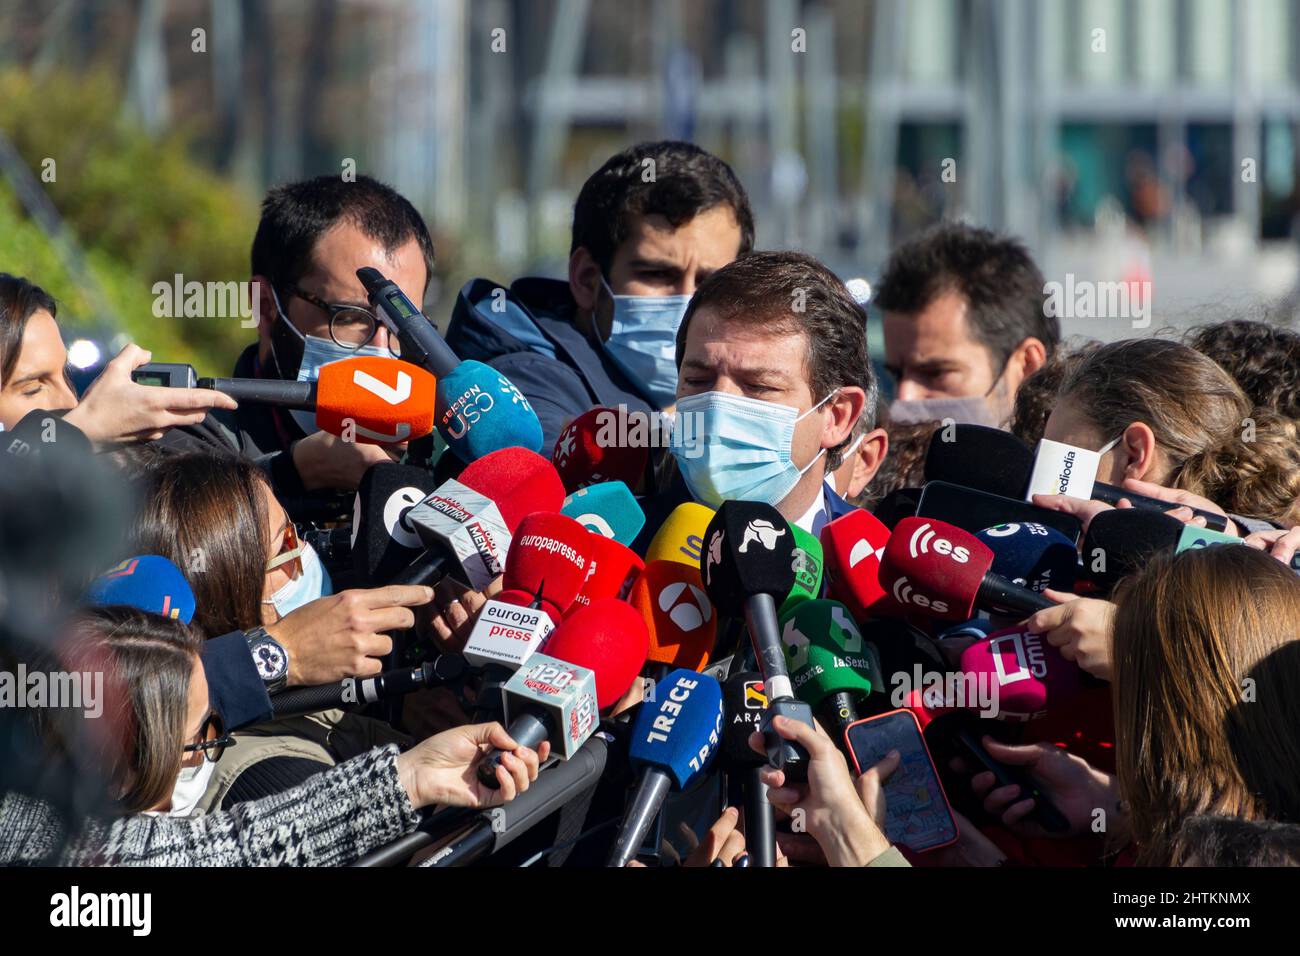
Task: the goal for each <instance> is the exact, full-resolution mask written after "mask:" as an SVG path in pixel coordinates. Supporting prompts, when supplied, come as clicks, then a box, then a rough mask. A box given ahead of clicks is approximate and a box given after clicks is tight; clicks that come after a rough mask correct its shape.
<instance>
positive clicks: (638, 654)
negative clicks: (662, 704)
mask: <svg viewBox="0 0 1300 956" xmlns="http://www.w3.org/2000/svg"><path fill="white" fill-rule="evenodd" d="M542 651H543V653H545V654H547V655H549V656H550V657H558V658H559V659H560V660H562V661H568V662H569V663H570V664H577V665H578V666H579V667H585V668H587V669H588V670H590V671H594V672H595V674H596V703H597V704H598V705H599V707H600V708H601V709H602V710H603V709H604V708H606V707H609V706H610V705H611V704H614V703H616V702H617V701H618V699H619V698H620V697H622V696H623V695H624V694H625V693H627V689H628V688H629V687H631V686H632V681H633V680H635V679H636V676H637V674H638V673H639V672H640V670H641V668H642V666H643V665H644V664H645V659H646V654H648V653H649V651H650V635H649V634H648V633H647V632H646V627H645V622H644V621H643V620H641V615H640V614H638V613H637V612H636V610H635V609H634V608H633V607H632V605H630V604H627V603H625V602H623V601H620V600H618V599H616V598H598V599H597V600H595V601H592V602H591V603H590V604H589V605H587V606H586V607H584V608H582V609H581V610H579V611H575V612H574V613H573V614H571V615H569V616H568V617H566V618H565V619H564V620H563V621H561V622H560V626H559V627H557V628H556V629H555V630H554V631H552V632H551V636H550V637H548V638H547V639H546V643H545V644H544V645H543V646H542Z"/></svg>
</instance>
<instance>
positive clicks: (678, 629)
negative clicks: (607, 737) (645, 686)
mask: <svg viewBox="0 0 1300 956" xmlns="http://www.w3.org/2000/svg"><path fill="white" fill-rule="evenodd" d="M628 603H629V604H631V605H632V607H634V608H636V610H637V612H638V613H639V614H640V615H641V619H642V620H643V621H645V624H646V629H647V630H648V631H649V634H650V652H649V655H648V658H649V660H650V661H651V663H654V664H659V665H661V667H660V668H659V669H660V670H662V671H663V673H667V672H668V671H670V670H674V669H676V668H679V667H685V668H687V669H688V670H693V671H698V670H702V669H703V668H704V666H705V665H706V664H708V662H709V656H710V655H711V654H712V653H713V645H714V643H715V641H716V640H717V636H718V613H717V611H716V610H714V607H713V602H712V601H710V600H709V596H708V594H707V593H706V592H705V590H704V585H703V584H701V583H700V569H699V568H693V567H691V566H690V565H688V564H682V563H681V562H680V561H651V562H650V563H649V564H647V565H646V566H645V571H643V572H642V573H641V577H639V578H637V581H636V584H634V585H632V593H631V595H630V596H629V597H628ZM658 676H660V677H662V676H663V674H660V675H658Z"/></svg>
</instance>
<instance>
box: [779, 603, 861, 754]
mask: <svg viewBox="0 0 1300 956" xmlns="http://www.w3.org/2000/svg"><path fill="white" fill-rule="evenodd" d="M781 642H782V644H784V646H785V660H786V667H788V668H789V670H790V682H791V684H793V686H794V692H795V695H796V696H797V697H798V698H799V699H800V700H802V701H804V702H805V703H807V704H808V705H809V706H811V707H812V709H813V712H814V713H816V714H817V716H818V718H819V719H820V720H821V722H822V724H823V725H824V726H825V727H826V728H827V730H829V731H831V736H832V737H834V739H835V741H836V743H838V744H839V745H840V748H841V749H844V748H845V747H846V744H845V742H844V731H845V730H846V729H847V728H848V726H849V724H851V723H853V722H854V721H855V720H857V719H858V702H859V700H860V699H861V698H864V697H866V696H867V695H868V694H870V693H871V692H872V691H873V690H880V689H881V687H882V683H881V677H880V676H879V674H880V665H879V663H877V662H873V661H872V660H871V659H870V657H869V656H868V653H867V645H866V642H865V641H863V639H862V632H861V631H860V630H858V626H857V624H856V623H854V621H853V618H852V617H851V616H850V615H849V611H848V608H846V607H845V606H844V605H843V604H841V603H839V602H838V601H826V600H820V599H818V600H813V601H805V602H804V603H802V604H800V605H799V606H798V607H796V608H795V609H794V610H793V611H792V612H791V613H789V614H787V615H784V616H783V617H782V619H781ZM873 677H874V680H873Z"/></svg>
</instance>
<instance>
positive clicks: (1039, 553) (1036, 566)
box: [975, 521, 1079, 594]
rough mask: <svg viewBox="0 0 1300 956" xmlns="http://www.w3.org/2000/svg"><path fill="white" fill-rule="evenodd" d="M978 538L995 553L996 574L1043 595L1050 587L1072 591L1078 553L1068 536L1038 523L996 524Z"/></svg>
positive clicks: (1077, 567) (992, 569)
mask: <svg viewBox="0 0 1300 956" xmlns="http://www.w3.org/2000/svg"><path fill="white" fill-rule="evenodd" d="M975 537H977V538H979V540H980V541H982V542H984V544H986V545H987V546H988V547H989V550H991V551H992V552H993V567H992V568H991V569H990V570H991V571H992V572H993V573H994V574H998V575H1001V576H1002V577H1004V578H1006V579H1007V580H1008V581H1011V582H1012V583H1013V584H1019V585H1020V586H1021V587H1025V588H1028V589H1029V590H1031V591H1033V592H1034V593H1035V594H1042V593H1043V591H1045V590H1047V589H1048V588H1052V589H1053V590H1056V591H1073V590H1074V580H1075V578H1076V577H1077V576H1078V573H1079V552H1078V550H1077V549H1076V548H1075V546H1074V542H1072V541H1071V540H1070V539H1069V538H1068V537H1066V536H1065V535H1064V534H1062V533H1061V532H1060V531H1057V530H1056V529H1055V528H1049V527H1047V525H1043V524H1039V523H1037V522H1035V521H1021V522H1016V523H1012V524H999V525H994V526H993V527H992V528H985V529H984V530H983V531H979V532H976V534H975Z"/></svg>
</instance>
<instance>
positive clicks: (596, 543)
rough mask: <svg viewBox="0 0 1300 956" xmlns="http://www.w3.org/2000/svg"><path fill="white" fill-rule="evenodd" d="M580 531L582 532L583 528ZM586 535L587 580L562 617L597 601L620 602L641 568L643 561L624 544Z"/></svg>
mask: <svg viewBox="0 0 1300 956" xmlns="http://www.w3.org/2000/svg"><path fill="white" fill-rule="evenodd" d="M583 530H584V531H586V529H585V528H584V529H583ZM587 535H588V538H587V542H586V551H587V556H588V561H587V579H586V580H585V581H583V582H582V587H581V589H580V590H579V591H578V596H577V597H576V598H574V600H573V603H572V604H570V605H569V609H568V610H567V611H565V612H564V613H565V616H566V617H567V616H569V615H571V614H575V613H577V612H578V611H579V610H581V609H582V608H584V607H586V606H587V605H589V604H591V602H592V601H595V600H596V599H597V598H607V597H612V598H618V599H619V600H620V601H621V600H623V599H624V598H626V597H627V595H628V592H629V591H630V590H631V589H632V583H633V582H634V581H635V580H636V578H637V576H638V575H639V574H640V573H641V570H642V569H643V568H644V567H645V562H644V561H642V560H641V558H640V557H638V556H637V553H636V552H635V551H633V550H632V549H631V548H629V547H627V546H626V545H623V544H619V543H618V542H617V541H615V540H614V539H613V538H606V537H605V536H604V535H600V534H594V533H592V532H591V531H587Z"/></svg>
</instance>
